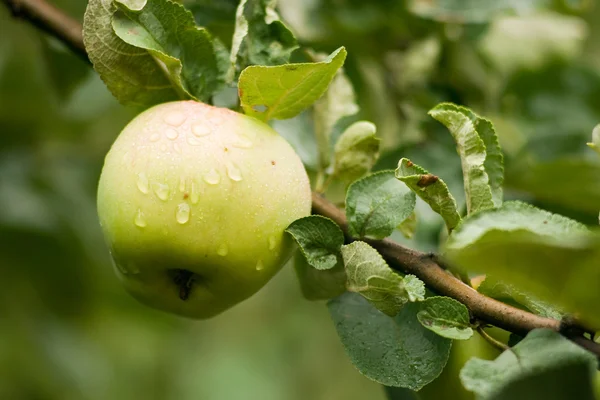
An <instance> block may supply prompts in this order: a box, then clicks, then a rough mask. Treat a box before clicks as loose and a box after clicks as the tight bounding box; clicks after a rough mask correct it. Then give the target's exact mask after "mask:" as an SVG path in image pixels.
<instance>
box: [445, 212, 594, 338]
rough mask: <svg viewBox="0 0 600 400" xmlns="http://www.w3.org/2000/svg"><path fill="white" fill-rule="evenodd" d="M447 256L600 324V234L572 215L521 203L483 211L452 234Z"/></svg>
mask: <svg viewBox="0 0 600 400" xmlns="http://www.w3.org/2000/svg"><path fill="white" fill-rule="evenodd" d="M445 258H446V259H447V260H448V261H449V262H450V263H451V264H452V265H453V266H455V267H457V268H460V269H462V270H463V271H468V272H476V273H485V274H490V275H493V276H494V277H495V278H496V279H500V280H503V281H506V282H510V283H511V285H514V286H515V288H517V289H518V290H519V291H526V292H530V293H531V294H532V295H534V296H536V297H538V298H539V299H541V300H543V301H547V302H549V303H551V304H556V305H560V306H561V308H564V309H565V311H571V312H574V313H577V314H578V315H580V318H581V319H582V320H583V321H585V322H587V323H588V324H590V325H592V326H595V327H600V316H599V315H598V313H597V309H596V306H595V305H596V304H598V302H600V291H599V290H598V282H599V281H600V268H599V266H598V260H600V235H598V234H594V233H592V232H590V231H589V230H588V229H587V228H586V227H585V226H584V225H582V224H580V223H578V222H576V221H573V220H571V219H569V218H566V217H563V216H560V215H556V214H551V213H549V212H547V211H543V210H540V209H538V208H535V207H533V206H530V205H528V204H524V203H521V202H506V203H504V204H503V205H502V207H500V208H497V209H492V210H486V211H482V212H479V213H477V214H474V215H472V216H470V217H469V218H467V219H465V220H464V221H463V222H462V223H461V225H459V227H458V228H457V229H455V230H454V231H453V232H452V234H451V235H450V237H449V239H448V241H447V242H446V245H445Z"/></svg>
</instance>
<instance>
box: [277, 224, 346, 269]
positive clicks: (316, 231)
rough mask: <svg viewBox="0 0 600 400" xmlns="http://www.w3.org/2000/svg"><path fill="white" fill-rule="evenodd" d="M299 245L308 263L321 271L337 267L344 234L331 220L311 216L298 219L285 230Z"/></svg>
mask: <svg viewBox="0 0 600 400" xmlns="http://www.w3.org/2000/svg"><path fill="white" fill-rule="evenodd" d="M285 231H286V232H287V233H289V234H290V235H291V236H292V238H294V240H295V241H296V243H298V246H299V247H300V251H301V252H302V254H304V256H305V257H306V260H307V261H308V263H309V264H310V265H311V266H312V267H314V268H316V269H319V270H325V269H330V268H333V267H335V265H336V264H337V263H338V261H339V256H340V247H341V246H342V245H343V244H344V233H343V232H342V230H341V229H340V227H339V226H338V225H337V224H336V223H335V222H333V221H332V220H330V219H329V218H325V217H322V216H320V215H311V216H308V217H304V218H300V219H297V220H296V221H294V222H292V223H291V224H290V226H288V227H287V229H286V230H285Z"/></svg>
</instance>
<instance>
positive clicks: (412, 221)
mask: <svg viewBox="0 0 600 400" xmlns="http://www.w3.org/2000/svg"><path fill="white" fill-rule="evenodd" d="M396 229H398V230H399V231H400V233H402V235H404V237H405V238H407V239H411V238H412V237H413V236H414V235H415V231H416V230H417V213H416V212H414V211H413V212H412V213H411V214H410V215H409V216H408V218H406V219H405V220H404V221H402V222H401V223H400V225H398V226H397V227H396Z"/></svg>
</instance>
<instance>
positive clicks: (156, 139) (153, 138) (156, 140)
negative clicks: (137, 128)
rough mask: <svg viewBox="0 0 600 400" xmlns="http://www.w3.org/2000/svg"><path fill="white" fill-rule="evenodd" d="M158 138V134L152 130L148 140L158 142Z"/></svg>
mask: <svg viewBox="0 0 600 400" xmlns="http://www.w3.org/2000/svg"><path fill="white" fill-rule="evenodd" d="M159 139H160V134H159V133H156V132H154V133H153V134H152V135H150V141H151V142H158V141H159Z"/></svg>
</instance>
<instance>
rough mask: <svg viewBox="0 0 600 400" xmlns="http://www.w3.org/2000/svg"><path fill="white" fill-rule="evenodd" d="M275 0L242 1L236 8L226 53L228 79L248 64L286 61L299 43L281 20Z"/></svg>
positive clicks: (275, 63) (270, 63)
mask: <svg viewBox="0 0 600 400" xmlns="http://www.w3.org/2000/svg"><path fill="white" fill-rule="evenodd" d="M276 4H277V1H276V0H242V1H240V4H239V6H238V8H237V11H236V22H235V31H234V33H233V41H232V44H231V55H230V56H229V62H230V65H231V66H230V69H229V74H228V80H229V82H233V80H234V79H235V75H236V71H241V70H242V69H244V68H245V67H247V66H249V65H253V64H254V65H280V64H285V63H287V62H288V61H289V59H290V55H291V54H292V52H293V51H294V50H295V49H297V48H298V42H297V41H296V38H295V37H294V34H293V33H292V31H290V30H289V29H288V27H287V26H286V25H285V24H284V23H283V22H281V21H280V19H279V15H278V14H277V12H276V11H275V5H276Z"/></svg>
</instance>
